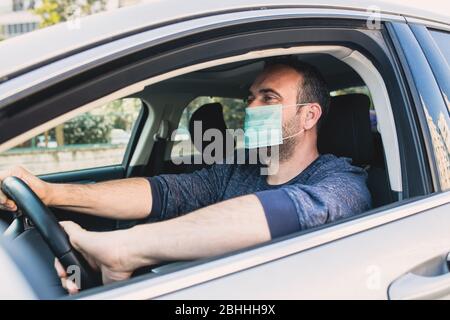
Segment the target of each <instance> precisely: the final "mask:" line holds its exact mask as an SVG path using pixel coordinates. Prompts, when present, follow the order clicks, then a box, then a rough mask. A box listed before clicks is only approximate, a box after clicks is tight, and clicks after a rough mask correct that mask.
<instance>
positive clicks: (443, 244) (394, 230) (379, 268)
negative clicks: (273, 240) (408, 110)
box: [163, 23, 450, 299]
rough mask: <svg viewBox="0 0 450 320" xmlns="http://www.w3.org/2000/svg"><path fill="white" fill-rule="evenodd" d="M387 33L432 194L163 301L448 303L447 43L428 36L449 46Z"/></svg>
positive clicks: (409, 29) (403, 31)
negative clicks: (411, 106) (410, 99)
mask: <svg viewBox="0 0 450 320" xmlns="http://www.w3.org/2000/svg"><path fill="white" fill-rule="evenodd" d="M389 31H390V36H391V37H392V41H393V42H394V43H395V47H396V50H397V54H398V55H399V56H400V61H401V64H402V68H403V69H404V72H405V73H404V74H405V75H406V77H407V79H406V82H407V83H408V85H409V86H410V90H411V91H412V92H413V95H415V96H416V99H415V101H414V103H415V108H417V111H418V114H419V120H418V121H417V126H418V128H420V131H421V132H422V137H421V139H423V140H424V141H425V145H426V149H425V150H424V152H425V153H426V154H427V158H428V159H429V161H430V162H429V166H430V168H431V173H430V174H431V175H432V179H433V185H434V187H433V188H434V190H433V191H432V193H431V194H429V195H427V196H422V197H417V198H411V199H409V200H406V201H401V202H400V203H398V204H397V205H396V206H394V207H392V206H388V207H386V208H384V209H383V210H381V211H380V212H379V213H378V214H373V215H367V216H365V217H363V218H359V219H357V220H355V221H353V222H349V223H344V224H342V225H340V226H335V227H331V228H328V229H325V230H321V231H319V232H315V233H313V234H310V235H307V236H304V237H305V239H303V241H300V242H298V243H296V242H295V241H294V240H293V239H291V240H292V241H287V242H286V243H285V245H284V246H283V245H281V243H280V244H279V247H278V248H276V247H274V248H273V249H274V250H286V251H289V253H291V254H289V255H287V254H286V252H285V254H286V256H284V257H283V258H281V259H276V260H269V259H267V263H263V264H260V265H258V266H257V267H254V268H249V269H246V270H244V271H241V272H239V273H234V274H232V275H229V276H226V277H224V278H220V279H217V280H214V281H210V282H207V283H203V284H200V285H197V286H194V287H191V288H188V289H185V290H181V291H178V292H175V293H172V294H167V295H164V296H163V298H168V299H174V298H175V299H187V298H191V299H192V298H194V299H195V298H213V299H214V298H218V299H222V298H236V299H240V298H244V299H245V298H255V299H274V298H275V299H323V298H331V299H346V298H350V299H449V298H450V272H449V266H450V257H449V253H450V234H449V232H448V230H449V227H450V216H449V215H448V213H449V212H450V191H449V190H450V184H449V179H450V170H449V169H450V155H449V150H450V145H449V143H450V141H449V138H450V137H449V135H448V129H449V127H450V125H449V124H450V119H449V108H448V98H446V99H444V98H445V97H448V93H449V92H448V83H450V82H449V80H448V79H449V76H450V69H449V65H448V62H447V61H448V58H449V57H448V52H449V51H448V48H449V47H448V43H450V42H449V41H448V40H450V36H449V34H448V33H444V32H443V31H442V30H441V31H437V30H435V31H432V32H440V33H442V34H438V35H436V38H438V39H439V40H441V39H442V37H446V38H445V39H447V40H446V42H445V41H442V42H438V40H436V39H433V36H432V33H429V32H428V31H427V29H426V27H425V26H423V25H417V24H416V25H413V26H409V25H407V24H402V23H393V24H390V25H389ZM413 31H414V32H413ZM414 34H415V35H414ZM416 37H417V38H416ZM418 40H419V41H420V43H419V41H418ZM434 40H436V42H434ZM427 46H428V47H427ZM430 46H431V48H430ZM439 46H443V47H439ZM444 57H446V58H447V61H446V60H445V58H444ZM430 65H431V67H430ZM418 97H420V98H419V99H417V98H418ZM446 103H447V104H446ZM411 174H413V173H411ZM299 250H301V251H299ZM265 253H266V254H267V255H269V252H265ZM262 254H264V253H262ZM259 258H260V259H262V260H264V258H268V256H266V257H264V256H260V257H259ZM269 261H270V262H269ZM237 288H239V289H238V290H237Z"/></svg>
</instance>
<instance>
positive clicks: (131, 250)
mask: <svg viewBox="0 0 450 320" xmlns="http://www.w3.org/2000/svg"><path fill="white" fill-rule="evenodd" d="M151 229H153V228H152V226H151V225H150V224H146V225H139V226H135V227H133V228H130V229H127V230H123V231H124V232H125V234H124V235H125V236H124V248H123V251H122V252H123V254H124V256H123V258H124V259H125V260H127V261H128V263H129V264H130V265H131V266H132V268H133V270H136V269H138V268H141V267H146V266H151V265H155V264H158V263H159V262H160V261H159V260H158V259H157V258H156V245H155V241H154V240H155V236H156V234H155V233H154V232H152V231H153V230H156V229H153V230H151Z"/></svg>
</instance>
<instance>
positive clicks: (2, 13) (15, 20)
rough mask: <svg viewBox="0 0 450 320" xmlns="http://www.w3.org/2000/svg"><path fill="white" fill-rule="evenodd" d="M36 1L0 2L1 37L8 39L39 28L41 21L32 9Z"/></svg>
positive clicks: (11, 0) (4, 0)
mask: <svg viewBox="0 0 450 320" xmlns="http://www.w3.org/2000/svg"><path fill="white" fill-rule="evenodd" d="M34 6H35V1H34V0H0V37H1V38H4V39H7V38H11V37H15V36H18V35H20V34H23V33H26V32H30V31H33V30H35V29H37V28H39V23H40V19H39V17H38V16H37V15H35V14H33V12H32V11H31V9H33V8H34Z"/></svg>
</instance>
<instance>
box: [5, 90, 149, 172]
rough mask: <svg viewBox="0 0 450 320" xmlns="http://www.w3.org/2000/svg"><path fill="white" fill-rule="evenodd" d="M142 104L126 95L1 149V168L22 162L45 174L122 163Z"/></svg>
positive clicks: (29, 168) (32, 169) (28, 167)
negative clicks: (2, 150)
mask: <svg viewBox="0 0 450 320" xmlns="http://www.w3.org/2000/svg"><path fill="white" fill-rule="evenodd" d="M141 108H142V102H141V100H140V99H135V98H126V99H119V100H115V101H112V102H110V103H108V104H106V105H103V106H101V107H98V108H96V109H94V110H91V111H89V112H86V113H84V114H81V115H79V116H77V117H75V118H73V119H70V120H68V121H66V122H64V123H62V124H60V125H58V126H56V127H54V128H52V129H50V130H47V131H45V132H42V133H41V134H38V135H36V136H35V137H33V138H32V139H30V140H28V141H26V142H24V143H22V144H20V145H18V146H16V147H14V148H12V149H9V150H8V151H5V152H3V153H0V170H2V169H5V168H8V167H11V166H15V165H21V166H24V167H25V168H27V169H28V170H30V171H31V172H32V173H34V174H46V173H55V172H64V171H72V170H79V169H87V168H94V167H103V166H108V165H118V164H121V163H122V161H123V157H124V154H125V150H126V147H127V144H128V142H129V141H130V137H131V132H132V128H133V126H134V125H135V122H136V119H137V117H138V115H139V112H140V110H141Z"/></svg>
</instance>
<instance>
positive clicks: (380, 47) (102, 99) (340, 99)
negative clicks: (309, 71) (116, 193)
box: [0, 0, 450, 299]
mask: <svg viewBox="0 0 450 320" xmlns="http://www.w3.org/2000/svg"><path fill="white" fill-rule="evenodd" d="M441 5H442V6H443V7H444V6H445V7H446V9H445V8H440V7H439V8H438V7H436V8H435V9H433V8H432V7H431V6H429V5H428V3H425V4H423V5H416V6H413V5H408V4H406V3H405V4H400V3H399V2H395V1H394V2H384V1H373V0H372V1H358V2H357V3H356V2H354V1H345V0H340V1H337V0H329V1H327V4H318V3H317V2H316V1H311V0H298V1H294V0H292V1H289V0H280V1H276V2H274V1H268V0H258V1H256V0H240V1H233V0H216V1H206V2H205V1H179V0H166V1H150V2H148V3H143V4H142V5H137V6H133V7H129V8H123V9H119V10H114V11H111V12H107V13H102V14H98V15H93V16H90V17H86V18H83V19H81V20H80V27H79V28H70V29H69V28H68V26H67V25H66V24H60V25H57V26H54V27H49V28H46V29H42V30H39V31H36V32H32V33H29V34H26V35H23V36H19V37H17V38H14V39H11V40H7V41H4V42H1V43H0V56H1V57H3V59H1V60H0V152H1V154H0V159H2V160H1V161H3V159H6V160H5V162H0V164H1V165H18V164H23V165H25V166H27V165H30V163H31V162H30V161H31V160H32V161H33V162H32V165H33V166H34V167H33V168H34V169H33V170H34V171H33V172H35V173H37V174H39V173H40V172H45V173H46V174H42V175H41V176H40V177H41V178H42V179H44V180H46V181H52V182H58V183H64V182H72V183H95V182H99V181H106V180H111V179H119V178H126V177H138V176H153V175H158V174H162V173H182V172H192V171H194V170H197V169H199V168H202V167H205V166H207V165H208V164H207V163H203V162H202V161H201V159H200V162H194V163H192V162H189V161H188V160H189V158H190V157H191V155H190V154H187V155H186V154H185V153H183V157H185V158H183V159H181V161H180V153H179V152H172V147H173V145H174V141H172V140H171V139H170V137H171V133H172V132H174V130H176V129H177V128H178V127H183V128H188V124H187V123H186V121H192V120H193V119H201V120H203V121H205V123H210V122H214V119H213V118H214V117H219V118H221V117H223V118H224V121H225V122H226V125H227V126H228V127H232V126H238V125H239V123H240V122H239V121H241V120H240V119H242V118H241V113H240V112H241V111H242V105H245V98H246V96H247V93H248V91H247V90H248V87H249V85H250V84H251V82H252V80H253V79H254V77H255V76H256V74H258V72H260V71H261V70H262V67H263V65H264V61H265V60H266V59H267V58H270V57H274V56H287V55H289V56H295V57H297V58H298V59H301V60H304V61H307V62H309V63H311V64H313V65H314V66H316V67H317V68H318V69H319V70H320V71H321V72H322V73H323V75H324V77H325V79H326V80H327V82H328V84H329V86H330V90H331V91H332V92H331V95H332V103H331V109H330V115H329V118H328V119H327V121H326V123H325V124H324V126H323V130H324V131H323V134H322V133H321V135H320V137H319V148H320V149H321V152H330V153H334V154H336V155H338V156H345V157H350V158H352V159H353V163H354V164H355V165H358V166H360V167H362V168H364V169H365V170H366V171H367V173H368V186H369V189H370V192H371V195H372V199H373V208H372V209H371V210H370V211H368V212H364V213H362V214H358V215H355V216H352V217H351V218H346V219H343V220H339V221H336V222H332V223H326V224H324V225H322V226H320V227H315V228H312V229H308V230H302V231H301V232H297V233H294V234H291V235H288V236H285V237H282V238H277V239H273V240H272V241H270V242H268V243H264V244H262V245H258V246H254V247H251V248H246V249H242V250H239V251H237V252H232V253H229V254H226V255H220V256H215V257H210V258H207V259H200V260H197V261H177V262H172V263H166V264H163V265H158V266H149V267H148V268H145V269H143V270H138V271H137V272H136V273H135V274H134V276H133V277H132V278H131V279H130V280H127V281H122V282H117V283H113V284H108V285H105V286H99V285H93V286H92V288H89V289H85V290H82V291H81V292H80V293H79V294H77V295H74V296H71V297H68V296H67V295H66V293H65V292H64V290H62V288H61V287H60V283H59V279H58V278H57V277H56V274H55V271H54V269H53V259H54V257H55V255H56V256H58V255H57V253H58V254H65V253H67V252H70V254H71V258H70V259H72V260H71V261H75V262H76V263H75V264H76V265H77V266H81V267H83V266H82V262H81V261H80V260H79V256H77V254H76V252H75V251H73V249H72V248H71V247H70V245H69V244H68V242H67V237H65V235H64V233H61V230H60V229H58V224H57V221H60V220H67V219H68V220H73V221H75V222H77V223H79V224H81V225H82V226H83V227H84V228H86V229H88V230H97V231H106V230H115V229H118V228H127V227H130V226H132V225H134V224H136V223H140V222H139V221H115V220H108V219H102V218H97V217H92V216H86V215H80V214H75V213H73V212H70V211H68V210H63V209H61V208H46V207H45V206H43V205H42V204H41V203H39V199H38V198H37V197H36V196H33V193H32V192H30V191H29V190H28V189H27V188H26V186H25V185H24V184H23V183H21V182H20V181H18V180H14V181H10V182H8V183H6V182H5V183H4V185H3V186H2V187H3V188H4V189H5V188H9V191H10V193H11V194H12V195H14V196H15V197H16V198H14V199H15V200H17V202H18V204H19V207H20V208H21V209H22V210H21V211H22V214H18V215H14V216H11V215H9V214H8V213H6V212H1V213H0V217H2V218H1V219H2V220H3V222H4V224H5V229H6V231H5V233H4V236H3V239H2V240H1V247H0V264H1V268H2V270H3V272H2V273H0V282H1V283H2V286H1V288H0V297H2V298H24V299H28V298H37V299H39V298H48V297H51V298H66V299H317V298H318V299H335V298H337V299H352V298H356V299H431V298H433V299H434V298H436V299H438V298H439V299H440V298H449V297H450V272H449V263H450V262H449V261H450V258H449V257H448V253H449V252H450V232H449V228H450V215H449V212H450V155H449V150H450V117H449V110H450V101H449V98H448V97H450V67H449V64H450V16H449V14H448V13H449V12H450V10H448V4H441ZM122 99H134V101H138V102H139V103H138V104H137V105H138V106H139V112H138V113H137V115H136V116H135V117H131V116H130V117H128V118H126V119H131V120H130V121H131V122H132V124H133V128H132V131H131V134H130V137H129V139H128V143H127V146H126V148H118V147H117V146H116V147H114V148H112V147H107V146H103V145H101V146H98V145H97V144H96V145H95V146H94V147H92V148H90V149H86V148H84V149H79V150H78V149H77V150H76V151H75V150H73V149H71V150H70V151H67V152H65V153H61V154H59V153H52V154H51V156H48V155H46V154H45V150H40V151H39V152H40V153H39V156H38V155H37V154H33V156H32V157H31V158H30V157H26V156H25V155H23V154H16V153H15V154H13V155H11V154H10V153H9V152H6V151H7V150H10V149H11V148H14V147H16V146H18V145H20V144H21V143H23V142H25V141H28V140H30V139H32V138H33V137H35V136H37V135H40V134H42V133H43V132H44V131H49V130H52V129H53V128H55V127H57V126H58V125H60V124H63V123H65V122H67V121H69V120H70V119H73V118H74V117H79V116H82V115H83V114H86V113H87V112H90V111H92V110H95V109H96V108H103V106H105V105H106V104H108V103H111V102H114V101H122ZM213 105H214V106H215V107H214V108H216V109H217V110H220V112H216V113H214V114H213V115H209V116H208V117H203V118H202V115H201V114H200V113H197V111H193V112H192V114H190V116H189V119H185V120H183V118H182V114H183V111H184V110H186V108H188V107H189V106H191V107H192V110H200V108H209V109H208V110H212V109H211V108H213ZM194 106H195V108H194ZM198 107H199V108H198ZM114 108H116V107H114ZM117 108H118V107H117ZM124 110H125V109H124ZM189 110H190V109H189ZM123 112H124V114H125V113H126V111H123ZM130 114H131V113H130ZM180 119H181V120H180ZM127 121H128V120H127ZM211 125H212V126H213V125H214V124H211ZM79 131H80V130H79ZM80 132H81V133H83V132H84V131H83V130H81V131H80ZM92 132H95V130H94V131H92ZM105 132H106V131H105ZM66 140H67V139H66ZM59 149H61V146H60V145H59V146H58V151H57V152H64V151H63V150H59ZM53 152H56V151H53ZM113 155H114V156H113ZM30 159H31V160H30ZM53 161H57V162H53ZM49 168H53V171H51V172H50V173H49V172H48V169H49ZM58 168H59V169H58ZM41 170H42V171H41ZM77 259H78V260H77Z"/></svg>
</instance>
